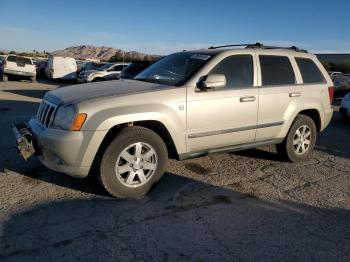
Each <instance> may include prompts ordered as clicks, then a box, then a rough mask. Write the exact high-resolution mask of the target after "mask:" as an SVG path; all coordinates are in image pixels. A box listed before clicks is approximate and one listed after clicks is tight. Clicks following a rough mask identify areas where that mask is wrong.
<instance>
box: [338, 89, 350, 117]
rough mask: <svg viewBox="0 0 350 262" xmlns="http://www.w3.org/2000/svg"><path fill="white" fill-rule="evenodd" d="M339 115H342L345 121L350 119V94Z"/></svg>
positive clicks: (345, 97)
mask: <svg viewBox="0 0 350 262" xmlns="http://www.w3.org/2000/svg"><path fill="white" fill-rule="evenodd" d="M339 113H340V114H341V115H342V117H343V119H344V120H349V119H350V93H347V94H346V95H345V96H344V98H343V100H342V102H341V105H340V109H339Z"/></svg>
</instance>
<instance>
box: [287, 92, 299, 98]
mask: <svg viewBox="0 0 350 262" xmlns="http://www.w3.org/2000/svg"><path fill="white" fill-rule="evenodd" d="M299 96H301V93H299V92H295V93H289V97H299Z"/></svg>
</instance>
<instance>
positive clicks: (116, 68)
mask: <svg viewBox="0 0 350 262" xmlns="http://www.w3.org/2000/svg"><path fill="white" fill-rule="evenodd" d="M124 67H125V66H124V65H117V66H115V67H114V68H113V69H112V70H113V71H122V70H123V69H124Z"/></svg>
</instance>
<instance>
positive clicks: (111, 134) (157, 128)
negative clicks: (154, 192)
mask: <svg viewBox="0 0 350 262" xmlns="http://www.w3.org/2000/svg"><path fill="white" fill-rule="evenodd" d="M128 126H140V127H144V128H147V129H150V130H152V131H153V132H155V133H156V134H158V135H159V136H160V137H161V138H162V140H163V141H164V143H165V146H166V148H167V150H168V157H169V158H171V159H177V160H178V159H179V154H178V151H177V148H176V146H175V143H174V140H173V138H172V136H171V135H170V132H169V131H168V129H167V128H166V126H165V125H164V124H163V123H162V122H160V121H157V120H142V121H135V122H128V123H122V124H118V125H115V126H113V127H112V128H110V129H109V131H108V132H107V134H106V135H105V136H104V138H103V140H102V143H101V144H100V146H99V148H98V150H97V152H96V155H95V157H94V160H93V164H92V166H96V164H98V163H99V162H100V160H101V157H102V155H103V153H104V152H105V150H106V148H107V147H108V145H109V144H110V143H111V141H112V140H113V139H114V138H115V136H116V135H117V134H118V133H119V132H120V131H121V130H122V129H123V128H125V127H128Z"/></svg>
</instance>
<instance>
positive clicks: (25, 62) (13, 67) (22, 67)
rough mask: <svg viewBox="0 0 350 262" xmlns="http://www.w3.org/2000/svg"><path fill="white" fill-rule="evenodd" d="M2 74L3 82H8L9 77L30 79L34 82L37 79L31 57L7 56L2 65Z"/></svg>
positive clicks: (0, 68) (0, 66) (0, 67)
mask: <svg viewBox="0 0 350 262" xmlns="http://www.w3.org/2000/svg"><path fill="white" fill-rule="evenodd" d="M0 72H1V74H0V76H1V77H2V80H3V81H7V80H8V76H9V75H15V76H24V77H29V78H30V79H31V80H32V81H33V82H34V81H35V79H36V68H35V65H34V63H33V60H32V59H31V58H29V57H23V56H16V55H8V56H6V57H5V58H4V60H3V62H2V64H1V65H0Z"/></svg>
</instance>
